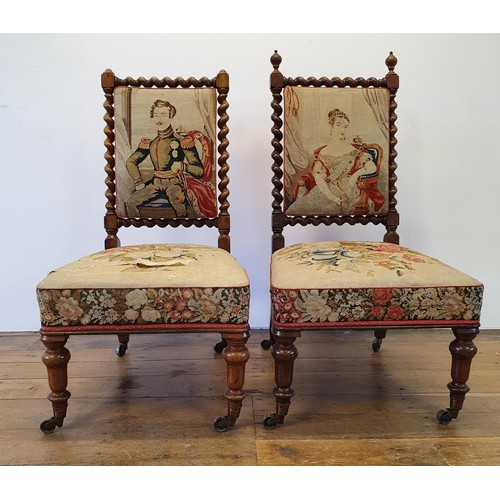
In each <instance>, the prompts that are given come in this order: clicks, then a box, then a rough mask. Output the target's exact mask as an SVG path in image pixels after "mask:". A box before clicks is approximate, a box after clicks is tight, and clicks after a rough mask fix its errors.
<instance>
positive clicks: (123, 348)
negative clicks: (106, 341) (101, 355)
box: [115, 344, 128, 358]
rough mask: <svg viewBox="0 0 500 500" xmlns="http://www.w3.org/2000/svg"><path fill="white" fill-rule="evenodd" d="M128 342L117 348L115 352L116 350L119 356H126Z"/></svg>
mask: <svg viewBox="0 0 500 500" xmlns="http://www.w3.org/2000/svg"><path fill="white" fill-rule="evenodd" d="M127 347H128V346H127V344H120V345H119V346H118V347H117V348H116V349H115V352H116V355H117V356H118V357H120V358H121V357H123V356H125V353H126V352H127Z"/></svg>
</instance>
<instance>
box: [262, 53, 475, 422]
mask: <svg viewBox="0 0 500 500" xmlns="http://www.w3.org/2000/svg"><path fill="white" fill-rule="evenodd" d="M271 63H272V65H273V68H274V70H273V72H272V73H271V92H272V95H273V102H272V107H273V115H272V120H273V123H274V126H273V128H272V132H273V136H274V137H273V141H272V145H273V153H272V158H273V166H272V169H273V179H272V182H273V187H274V188H273V192H272V194H273V197H274V201H273V204H272V206H273V214H272V231H273V236H272V251H273V254H272V257H271V287H270V290H271V329H270V330H271V335H270V338H269V340H264V341H263V342H262V347H263V348H265V349H268V348H269V347H271V346H272V355H273V357H274V360H275V379H276V387H275V389H274V391H273V394H274V396H275V398H276V411H275V413H272V414H270V415H268V416H267V417H266V418H265V419H264V426H265V427H266V428H269V429H272V428H274V427H276V426H277V425H279V424H282V423H283V422H284V418H285V416H286V415H287V413H288V410H289V407H290V402H291V398H292V396H293V394H294V391H293V389H292V388H291V384H292V380H293V366H294V361H295V359H296V358H297V356H298V350H297V347H296V346H295V340H296V338H297V337H300V336H301V334H302V333H303V332H307V331H308V330H361V329H364V330H366V329H372V330H373V331H374V333H375V339H374V340H373V343H372V348H373V350H374V351H375V352H377V351H379V349H380V348H381V345H382V339H384V338H385V336H386V333H387V330H388V329H390V328H412V329H413V328H427V329H428V328H440V327H441V328H442V327H450V328H451V329H452V330H453V333H454V335H455V339H454V340H453V341H452V342H451V344H450V352H451V355H452V369H451V376H452V381H451V382H450V383H449V384H448V388H449V389H450V406H449V408H446V409H444V410H440V411H439V412H438V414H437V418H438V422H439V423H441V424H447V423H449V422H450V421H451V420H452V419H454V418H456V417H457V416H458V413H459V411H460V410H461V409H462V406H463V401H464V398H465V394H466V393H467V392H468V391H469V387H468V386H467V384H466V382H467V379H468V377H469V371H470V366H471V361H472V358H473V356H474V355H475V353H476V347H475V345H474V343H473V339H474V338H475V336H476V335H477V334H478V333H479V325H480V314H481V305H482V296H483V285H482V284H481V283H480V282H479V281H478V280H476V279H474V278H472V277H470V276H468V275H467V274H464V273H463V272H461V271H459V270H456V269H453V268H452V267H450V266H448V265H446V264H445V263H443V262H440V261H438V260H436V259H434V258H432V257H429V256H427V255H424V254H422V253H419V252H416V251H414V250H412V249H410V248H406V247H404V246H400V245H399V235H398V234H397V228H398V225H399V214H398V212H397V208H396V205H397V200H396V198H395V194H396V192H397V190H396V187H395V185H396V180H397V177H396V174H395V171H396V167H397V165H396V162H395V158H396V156H397V153H396V149H395V146H396V144H397V140H396V137H395V135H396V131H397V127H396V125H395V123H396V118H397V117H396V114H395V109H396V107H397V105H396V100H395V96H396V92H397V90H398V88H399V76H398V75H397V74H396V73H395V71H394V68H395V66H396V64H397V59H396V57H395V56H394V55H393V54H392V52H391V53H390V54H389V56H388V57H387V59H386V66H387V68H388V73H387V74H386V75H385V77H383V78H381V79H377V78H367V79H366V78H356V79H354V78H344V79H341V78H338V77H334V78H326V77H322V78H315V77H309V78H303V77H296V78H290V77H285V76H284V75H283V74H282V73H281V72H280V70H279V67H280V64H281V56H280V55H279V54H278V53H277V52H275V53H274V54H273V56H272V57H271ZM282 101H283V105H282ZM282 114H283V115H284V116H283V119H282ZM371 223H373V224H381V225H383V226H385V231H386V232H385V235H384V237H383V242H374V241H336V240H335V239H334V238H333V239H332V241H319V242H307V243H306V242H304V243H298V244H293V245H289V246H286V245H285V238H284V229H285V227H287V226H296V225H297V226H306V225H312V226H318V225H319V224H325V225H334V224H338V225H342V224H348V225H354V224H361V225H366V224H371ZM304 337H306V335H304ZM332 341H333V342H334V341H335V337H334V336H333V337H332Z"/></svg>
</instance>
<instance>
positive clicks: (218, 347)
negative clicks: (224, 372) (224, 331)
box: [214, 340, 227, 353]
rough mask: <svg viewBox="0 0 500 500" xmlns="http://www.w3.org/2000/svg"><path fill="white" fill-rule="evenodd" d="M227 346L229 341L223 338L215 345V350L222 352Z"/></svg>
mask: <svg viewBox="0 0 500 500" xmlns="http://www.w3.org/2000/svg"><path fill="white" fill-rule="evenodd" d="M226 346H227V342H226V341H225V340H221V341H220V342H217V344H215V345H214V351H215V352H218V353H221V352H222V351H223V350H224V349H225V348H226Z"/></svg>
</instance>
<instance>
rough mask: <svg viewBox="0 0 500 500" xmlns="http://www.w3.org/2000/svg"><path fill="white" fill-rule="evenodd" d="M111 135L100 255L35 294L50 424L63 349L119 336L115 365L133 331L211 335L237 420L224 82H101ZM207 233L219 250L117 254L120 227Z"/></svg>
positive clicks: (238, 301)
mask: <svg viewBox="0 0 500 500" xmlns="http://www.w3.org/2000/svg"><path fill="white" fill-rule="evenodd" d="M101 83H102V88H103V91H104V96H105V102H104V108H105V111H106V112H105V116H104V120H105V122H106V126H105V129H104V132H105V136H106V138H105V141H104V144H105V149H106V152H105V159H106V167H105V170H106V174H107V178H106V186H107V191H106V198H107V203H106V215H105V217H104V226H105V229H106V232H107V237H106V239H105V250H103V251H100V252H97V253H94V254H92V255H87V256H84V257H82V258H81V259H79V260H77V261H75V262H72V263H70V264H67V265H65V266H63V267H60V268H58V269H56V270H55V271H52V272H51V273H49V274H48V276H47V277H46V278H45V279H44V280H43V281H41V282H40V283H39V284H38V286H37V298H38V303H39V307H40V314H41V324H42V326H41V329H40V335H41V340H42V342H43V343H44V345H45V347H46V351H45V353H44V355H43V362H44V364H45V365H46V367H47V371H48V381H49V386H50V391H51V392H50V394H49V396H48V399H49V400H50V401H51V403H52V407H53V416H52V417H51V418H49V419H48V420H45V421H44V422H42V424H41V426H40V428H41V430H42V431H43V432H44V433H51V432H53V431H54V429H55V428H56V427H61V426H62V425H63V421H64V419H65V417H66V410H67V405H68V398H69V397H70V392H69V391H68V390H67V385H68V376H67V365H68V361H69V359H70V352H69V350H68V349H67V348H66V347H65V344H66V341H67V340H68V338H69V337H70V336H71V335H104V334H111V333H113V334H116V335H118V339H119V346H118V348H117V354H118V356H123V355H124V354H125V352H126V350H127V347H128V342H129V336H130V334H141V333H159V334H166V333H176V334H181V333H183V334H185V335H189V334H190V333H192V332H217V333H220V334H221V336H222V339H221V341H220V342H219V343H218V344H217V346H216V347H215V350H216V351H218V352H220V351H222V350H223V357H224V359H225V361H226V366H227V374H226V375H227V390H226V391H225V397H226V400H227V407H228V411H227V415H225V416H221V417H218V418H216V420H215V423H214V427H215V430H217V431H219V432H223V431H226V430H228V429H230V428H232V427H234V425H235V421H236V419H237V417H238V416H239V413H240V409H241V406H242V401H243V399H244V397H245V393H244V391H243V385H244V377H245V363H246V362H247V360H248V358H249V352H248V349H247V348H246V346H245V344H246V342H247V340H248V337H249V325H248V311H249V300H250V297H249V293H250V290H249V282H248V277H247V274H246V272H245V270H244V269H243V268H242V266H241V265H240V264H239V263H238V262H237V261H236V259H235V258H234V257H232V256H231V254H230V236H229V229H230V223H229V221H230V218H229V212H228V208H229V202H228V195H229V190H228V182H229V180H228V170H229V167H228V164H227V159H228V157H229V155H228V152H227V147H228V144H229V141H228V138H227V135H228V130H229V129H228V127H227V121H228V114H227V108H228V102H227V95H228V92H229V76H228V74H227V73H226V72H225V71H220V72H219V73H218V74H217V76H216V77H215V78H212V79H209V78H205V77H203V78H201V79H195V78H188V79H187V80H186V79H183V78H175V79H171V78H163V79H158V78H151V79H145V78H142V77H141V78H138V79H132V78H130V77H128V78H125V79H120V78H118V77H116V76H115V75H114V73H113V72H112V71H111V70H109V69H108V70H106V71H105V72H104V73H103V74H102V77H101ZM142 226H146V227H154V226H159V227H161V228H166V227H167V226H169V227H170V229H169V230H170V231H172V230H173V228H177V227H185V228H189V227H203V226H207V227H210V228H216V229H217V230H218V244H217V247H215V246H207V245H201V244H183V243H172V244H165V243H161V244H160V243H158V244H146V245H131V246H123V247H122V246H120V240H119V238H118V234H117V233H118V230H119V229H120V228H122V227H142Z"/></svg>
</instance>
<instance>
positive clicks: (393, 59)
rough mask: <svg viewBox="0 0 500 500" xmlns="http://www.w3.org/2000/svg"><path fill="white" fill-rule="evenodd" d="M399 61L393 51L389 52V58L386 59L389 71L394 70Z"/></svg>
mask: <svg viewBox="0 0 500 500" xmlns="http://www.w3.org/2000/svg"><path fill="white" fill-rule="evenodd" d="M397 63H398V59H397V57H396V56H395V55H394V54H393V53H392V51H391V52H389V55H388V56H387V59H386V60H385V65H386V66H387V69H388V70H389V71H394V68H395V67H396V64H397Z"/></svg>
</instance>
